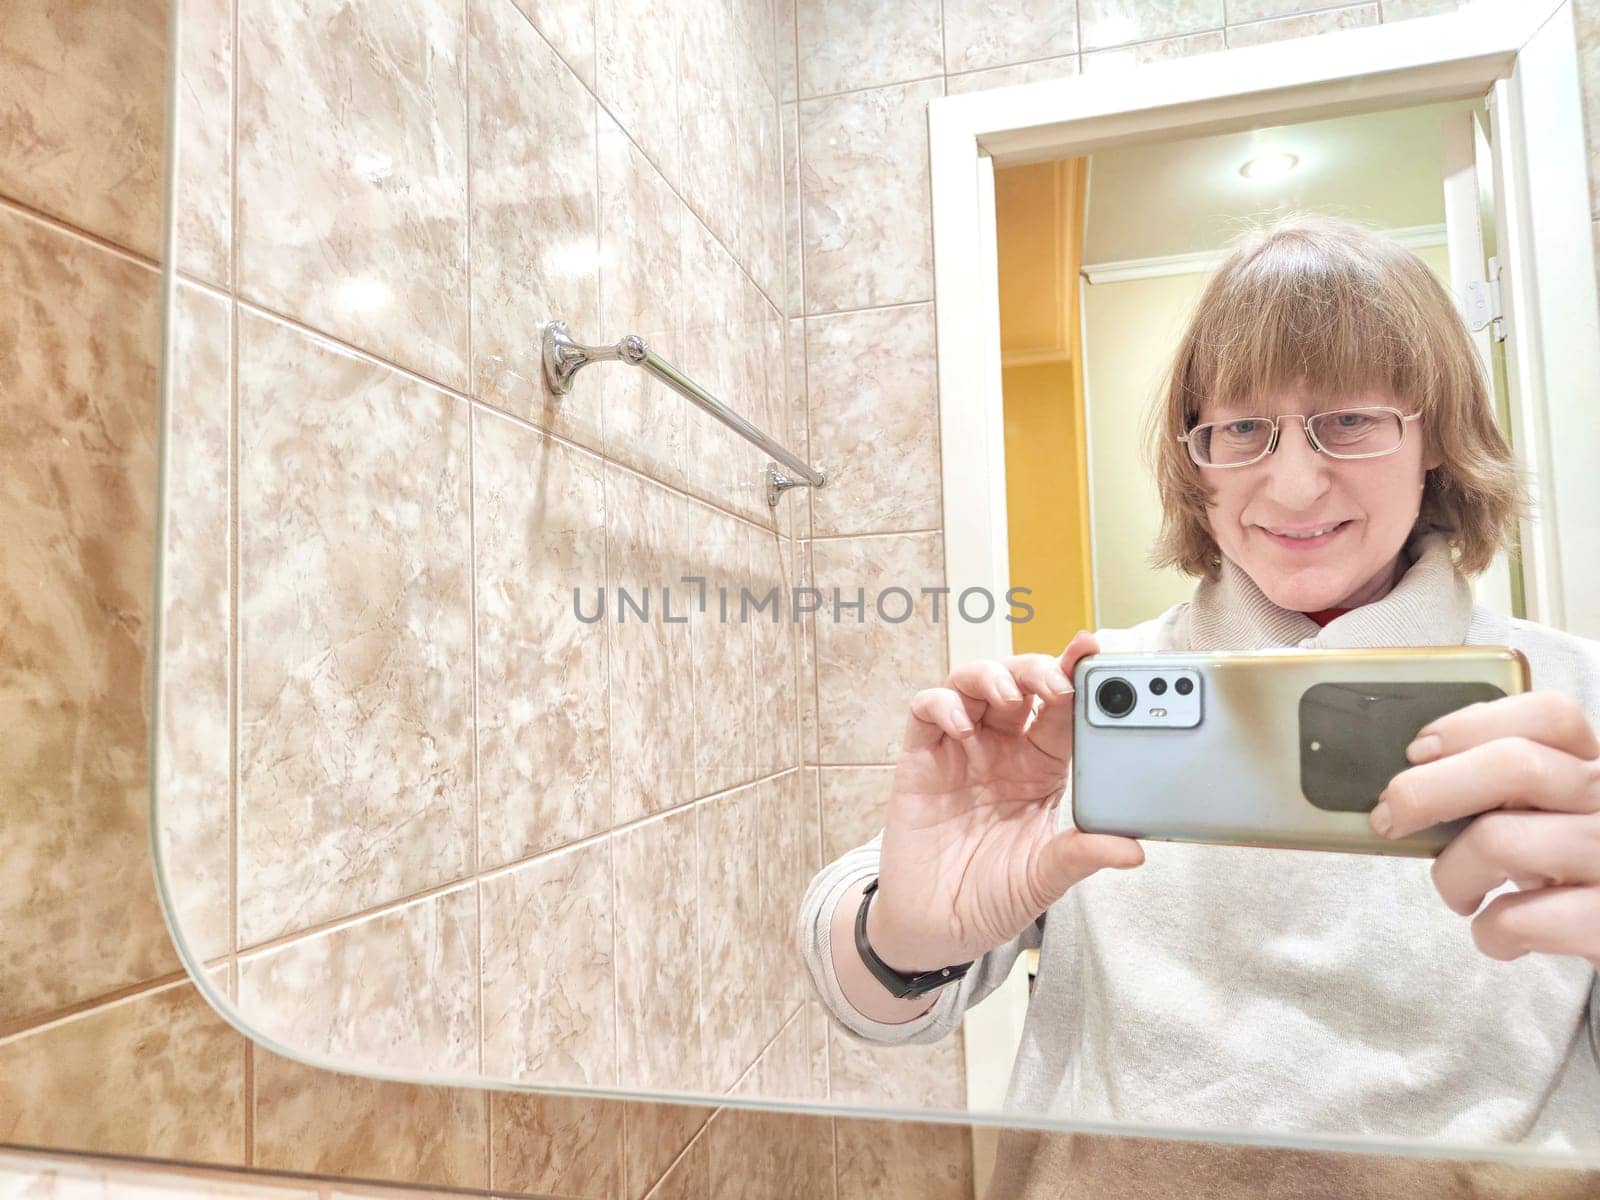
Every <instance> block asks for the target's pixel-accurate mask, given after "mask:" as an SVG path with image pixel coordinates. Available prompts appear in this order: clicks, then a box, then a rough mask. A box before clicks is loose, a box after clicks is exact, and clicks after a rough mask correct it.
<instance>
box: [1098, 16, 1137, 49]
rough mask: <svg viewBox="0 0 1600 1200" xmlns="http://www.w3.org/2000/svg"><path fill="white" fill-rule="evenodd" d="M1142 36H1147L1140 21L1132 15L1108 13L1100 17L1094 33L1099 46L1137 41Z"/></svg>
mask: <svg viewBox="0 0 1600 1200" xmlns="http://www.w3.org/2000/svg"><path fill="white" fill-rule="evenodd" d="M1141 36H1146V35H1144V34H1143V33H1142V31H1141V30H1140V28H1139V23H1138V22H1137V21H1135V20H1134V19H1133V18H1132V17H1127V16H1122V15H1121V14H1117V15H1114V16H1113V15H1107V16H1104V17H1102V18H1101V19H1100V21H1099V23H1098V25H1097V27H1096V29H1095V35H1094V38H1095V40H1094V44H1095V45H1098V46H1120V45H1122V44H1123V43H1125V42H1137V41H1139V40H1140V38H1141Z"/></svg>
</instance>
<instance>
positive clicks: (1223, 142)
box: [1083, 100, 1474, 265]
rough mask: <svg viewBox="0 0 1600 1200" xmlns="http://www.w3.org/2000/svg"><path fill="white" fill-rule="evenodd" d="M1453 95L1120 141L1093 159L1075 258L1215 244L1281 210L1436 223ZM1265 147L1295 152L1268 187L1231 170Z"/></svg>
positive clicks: (1406, 224)
mask: <svg viewBox="0 0 1600 1200" xmlns="http://www.w3.org/2000/svg"><path fill="white" fill-rule="evenodd" d="M1473 103H1474V102H1472V101H1466V100H1458V101H1451V102H1449V103H1445V104H1430V105H1423V106H1419V107H1415V108H1401V109H1392V110H1390V111H1388V112H1378V113H1363V114H1361V115H1358V116H1350V117H1335V118H1333V119H1331V120H1325V121H1310V122H1307V123H1305V124H1301V125H1280V126H1275V127H1273V128H1270V129H1258V130H1249V131H1245V132H1242V133H1227V134H1218V135H1215V136H1211V137H1201V138H1191V139H1188V140H1185V141H1176V142H1160V143H1146V144H1141V145H1134V146H1119V147H1117V148H1115V149H1112V150H1106V151H1102V152H1100V153H1098V154H1095V155H1093V156H1091V158H1090V160H1089V204H1088V214H1087V222H1088V229H1087V232H1086V236H1085V239H1084V249H1083V262H1084V264H1085V265H1094V264H1098V263H1107V262H1124V261H1128V260H1136V259H1144V258H1157V257H1164V256H1167V255H1173V254H1193V253H1197V252H1204V251H1215V250H1217V249H1219V248H1221V247H1222V246H1223V245H1224V244H1225V243H1226V242H1227V241H1228V239H1229V238H1230V237H1232V236H1233V235H1234V234H1236V233H1238V232H1239V231H1240V230H1241V229H1242V228H1244V227H1245V226H1247V225H1248V224H1250V223H1251V221H1252V220H1253V219H1258V218H1260V217H1262V216H1264V215H1270V214H1271V213H1273V212H1276V211H1281V210H1283V209H1287V208H1308V209H1313V210H1316V211H1318V212H1326V213H1332V214H1335V215H1339V216H1346V217H1352V218H1355V219H1358V220H1364V221H1370V222H1372V223H1374V224H1376V225H1379V226H1381V227H1383V228H1386V229H1405V228H1411V227H1415V226H1426V225H1439V224H1442V223H1443V221H1444V194H1443V189H1442V187H1441V179H1442V177H1443V171H1444V164H1443V156H1442V152H1441V148H1440V147H1441V141H1440V132H1439V118H1440V116H1441V115H1442V114H1444V113H1448V112H1457V111H1461V110H1463V109H1470V108H1471V107H1472V106H1473ZM1269 148H1273V149H1278V148H1281V149H1284V150H1288V151H1290V152H1291V153H1294V154H1297V155H1299V156H1300V163H1299V165H1298V166H1297V167H1296V168H1295V169H1294V170H1293V171H1291V172H1289V174H1287V175H1285V176H1283V177H1282V178H1281V179H1277V180H1273V181H1271V182H1265V181H1257V180H1249V179H1246V178H1244V177H1243V176H1242V175H1240V174H1239V168H1240V166H1242V165H1243V164H1244V163H1245V162H1246V161H1247V160H1248V159H1250V158H1253V157H1254V156H1255V155H1257V154H1260V153H1261V152H1262V151H1264V150H1267V149H1269Z"/></svg>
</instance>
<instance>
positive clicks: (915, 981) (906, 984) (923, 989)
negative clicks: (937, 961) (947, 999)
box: [856, 879, 972, 999]
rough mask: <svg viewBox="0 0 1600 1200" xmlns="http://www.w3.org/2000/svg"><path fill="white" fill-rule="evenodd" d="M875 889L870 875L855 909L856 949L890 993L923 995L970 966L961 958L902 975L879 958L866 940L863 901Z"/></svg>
mask: <svg viewBox="0 0 1600 1200" xmlns="http://www.w3.org/2000/svg"><path fill="white" fill-rule="evenodd" d="M877 890H878V881H877V880H876V879H874V880H873V881H872V882H871V883H869V884H867V886H866V890H865V891H863V892H862V893H861V907H860V908H858V909H857V910H856V953H857V954H859V955H861V961H862V962H864V963H866V964H867V970H869V971H871V972H872V977H873V978H874V979H876V980H877V981H878V982H879V983H881V984H883V986H884V987H885V988H886V989H887V990H888V992H889V994H890V995H891V996H894V997H895V998H897V999H904V998H906V997H907V996H925V995H927V994H928V993H929V992H931V991H933V990H934V989H935V988H940V987H943V986H944V985H945V984H947V983H954V982H955V981H956V980H958V979H960V978H961V977H962V976H963V975H965V974H966V973H967V972H968V971H969V970H970V969H971V968H972V963H970V962H964V963H961V964H959V965H958V966H954V967H936V968H935V969H934V970H932V971H919V972H918V973H917V974H915V975H905V974H902V973H901V972H899V971H896V970H895V969H894V968H893V967H891V966H890V965H889V964H888V963H886V962H884V961H883V959H881V958H879V957H878V956H877V955H876V954H875V953H874V952H873V949H872V947H871V946H870V945H869V944H868V943H867V905H868V904H869V903H870V902H871V901H872V893H873V892H875V891H877Z"/></svg>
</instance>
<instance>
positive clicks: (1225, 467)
mask: <svg viewBox="0 0 1600 1200" xmlns="http://www.w3.org/2000/svg"><path fill="white" fill-rule="evenodd" d="M1346 412H1388V413H1393V414H1394V415H1395V416H1396V417H1398V418H1400V440H1399V441H1398V442H1396V443H1395V444H1394V446H1393V447H1391V448H1390V449H1388V450H1374V451H1373V452H1372V453H1370V454H1340V453H1338V452H1337V451H1334V450H1329V449H1328V448H1327V447H1326V446H1324V445H1323V444H1322V443H1321V442H1319V441H1318V440H1317V435H1316V434H1314V433H1312V432H1311V418H1312V417H1325V416H1333V415H1334V414H1335V413H1346ZM1285 417H1299V418H1300V422H1301V427H1302V428H1303V429H1304V430H1305V431H1306V441H1308V442H1309V443H1311V449H1312V452H1313V453H1315V454H1326V455H1327V456H1328V457H1329V458H1332V459H1335V460H1337V461H1339V462H1353V461H1355V460H1357V459H1362V458H1383V457H1384V456H1385V455H1389V454H1394V453H1395V452H1396V451H1398V450H1399V449H1400V447H1401V446H1404V445H1405V444H1406V423H1407V422H1408V421H1420V420H1422V414H1421V413H1419V412H1415V413H1406V412H1401V411H1400V410H1399V409H1398V408H1395V407H1394V405H1392V404H1364V405H1358V406H1356V407H1354V408H1330V409H1328V410H1327V411H1326V412H1320V413H1310V414H1307V413H1279V414H1278V415H1277V416H1275V417H1267V416H1255V415H1252V414H1249V413H1247V414H1245V415H1244V416H1241V417H1234V418H1232V420H1233V421H1271V422H1272V436H1271V437H1270V438H1268V439H1267V446H1266V449H1264V450H1262V451H1261V453H1260V454H1258V455H1256V456H1255V457H1254V458H1247V459H1245V460H1244V461H1243V462H1236V463H1203V462H1201V461H1200V460H1199V459H1198V458H1196V457H1195V456H1194V455H1195V450H1194V442H1193V440H1192V437H1193V434H1194V432H1195V430H1196V429H1206V428H1208V427H1210V426H1212V425H1227V424H1230V423H1231V422H1230V421H1202V422H1201V423H1200V424H1198V425H1195V426H1194V427H1192V428H1191V429H1189V430H1187V431H1186V432H1184V433H1180V434H1178V440H1179V441H1180V442H1183V443H1184V444H1185V445H1186V446H1188V448H1189V461H1190V462H1192V463H1194V465H1195V466H1197V467H1200V468H1202V469H1204V470H1207V471H1230V470H1232V469H1233V468H1235V467H1253V466H1255V464H1256V463H1258V462H1260V461H1261V460H1262V459H1264V458H1266V457H1267V456H1268V455H1270V454H1272V453H1273V452H1274V451H1275V450H1277V448H1278V422H1280V421H1282V420H1283V419H1284V418H1285Z"/></svg>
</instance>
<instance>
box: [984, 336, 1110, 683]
mask: <svg viewBox="0 0 1600 1200" xmlns="http://www.w3.org/2000/svg"><path fill="white" fill-rule="evenodd" d="M1075 374H1076V373H1075V371H1074V369H1073V365H1072V363H1071V362H1067V361H1061V362H1051V363H1037V364H1031V365H1028V366H1016V367H1006V368H1005V369H1004V370H1003V371H1002V379H1003V383H1004V388H1005V423H1006V521H1007V525H1008V533H1009V539H1008V542H1009V546H1010V553H1011V586H1012V587H1025V588H1030V589H1032V594H1031V595H1029V596H1026V597H1024V599H1026V601H1027V602H1028V603H1029V604H1031V605H1033V609H1034V613H1033V618H1032V619H1031V620H1030V621H1027V622H1024V623H1019V624H1016V625H1013V626H1012V627H1011V640H1012V645H1013V647H1014V648H1015V649H1016V651H1017V653H1019V654H1023V653H1033V652H1038V653H1041V654H1059V653H1060V652H1061V651H1062V650H1063V649H1064V648H1065V647H1066V644H1067V643H1068V642H1069V641H1071V640H1072V635H1073V634H1074V633H1075V632H1077V631H1078V630H1079V629H1093V628H1094V608H1093V600H1092V595H1093V592H1092V588H1091V585H1090V579H1089V573H1088V570H1087V568H1088V563H1089V547H1088V512H1087V506H1086V504H1085V500H1086V485H1087V480H1086V479H1085V477H1084V471H1083V466H1082V453H1081V450H1082V445H1083V436H1082V430H1081V429H1080V427H1079V425H1080V420H1079V414H1080V413H1081V412H1082V406H1081V405H1080V404H1079V403H1078V402H1077V399H1076V398H1075V396H1074V387H1075V384H1076V380H1075Z"/></svg>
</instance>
